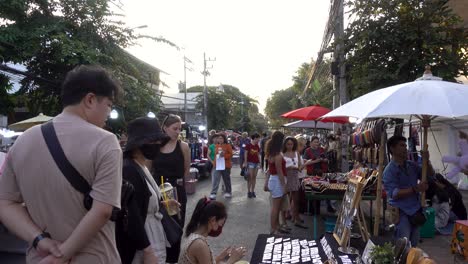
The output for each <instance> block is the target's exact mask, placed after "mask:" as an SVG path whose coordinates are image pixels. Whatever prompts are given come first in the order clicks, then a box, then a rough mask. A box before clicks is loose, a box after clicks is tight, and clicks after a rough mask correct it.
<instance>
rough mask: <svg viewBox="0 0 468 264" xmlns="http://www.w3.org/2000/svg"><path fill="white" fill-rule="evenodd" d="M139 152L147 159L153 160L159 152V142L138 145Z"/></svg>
mask: <svg viewBox="0 0 468 264" xmlns="http://www.w3.org/2000/svg"><path fill="white" fill-rule="evenodd" d="M140 150H141V153H142V154H143V156H145V159H147V160H153V159H154V158H156V155H158V152H159V144H143V145H142V146H141V147H140Z"/></svg>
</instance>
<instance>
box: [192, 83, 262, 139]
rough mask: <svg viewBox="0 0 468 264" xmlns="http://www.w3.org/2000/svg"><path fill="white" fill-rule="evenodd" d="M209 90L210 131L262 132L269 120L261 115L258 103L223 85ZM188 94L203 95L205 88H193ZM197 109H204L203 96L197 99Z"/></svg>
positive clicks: (235, 88) (236, 89) (231, 87)
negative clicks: (218, 89)
mask: <svg viewBox="0 0 468 264" xmlns="http://www.w3.org/2000/svg"><path fill="white" fill-rule="evenodd" d="M223 87H224V92H220V91H217V88H218V87H215V86H209V87H207V88H208V129H216V130H223V129H232V130H235V131H248V132H262V131H265V129H266V127H267V120H266V119H265V117H264V116H263V115H262V114H260V113H259V111H258V107H257V105H256V104H257V103H258V102H257V101H256V100H254V99H252V98H250V97H249V96H247V95H245V94H244V93H242V92H241V91H240V90H239V88H237V87H234V86H232V85H226V84H223ZM187 92H199V93H203V86H193V87H190V88H188V89H187ZM197 101H198V102H197V108H198V109H203V94H201V95H200V96H199V97H198V98H197ZM242 102H243V104H242Z"/></svg>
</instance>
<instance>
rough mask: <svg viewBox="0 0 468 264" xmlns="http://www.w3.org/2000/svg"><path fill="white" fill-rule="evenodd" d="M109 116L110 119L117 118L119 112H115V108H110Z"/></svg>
mask: <svg viewBox="0 0 468 264" xmlns="http://www.w3.org/2000/svg"><path fill="white" fill-rule="evenodd" d="M109 117H110V118H111V119H117V118H119V112H117V110H115V109H112V111H111V112H110V115H109Z"/></svg>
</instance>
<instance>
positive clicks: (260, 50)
mask: <svg viewBox="0 0 468 264" xmlns="http://www.w3.org/2000/svg"><path fill="white" fill-rule="evenodd" d="M121 2H122V4H123V7H122V10H121V11H120V12H122V13H123V14H124V15H125V18H124V19H125V21H126V23H127V25H128V26H129V27H135V28H136V29H135V30H136V31H137V33H141V34H149V35H153V36H162V37H164V38H166V39H168V40H170V41H172V42H174V43H175V44H177V45H178V46H179V47H181V49H180V50H177V49H176V48H174V47H170V46H168V45H167V44H163V43H156V42H154V41H150V40H140V41H139V43H138V44H139V45H137V46H133V47H130V48H128V51H130V52H131V53H132V54H133V55H135V56H136V57H138V58H140V59H142V60H143V61H145V62H147V63H149V64H151V65H153V66H155V67H157V68H159V69H161V70H162V71H164V72H167V73H168V74H162V75H161V79H162V81H163V82H165V83H166V84H168V85H169V86H170V88H163V90H164V91H165V93H176V92H177V87H178V86H177V83H178V82H179V81H183V80H184V64H183V63H184V61H183V57H184V55H185V56H186V57H187V58H189V59H190V60H191V61H192V62H193V64H188V66H189V67H191V68H192V69H193V71H189V70H187V87H191V86H195V85H203V75H202V74H201V72H202V71H203V53H204V52H205V53H206V57H207V59H208V58H211V59H216V61H213V62H208V63H207V65H208V66H209V67H212V68H211V69H209V71H210V76H208V77H207V85H208V86H219V85H220V84H229V85H233V86H235V87H237V88H239V89H240V90H241V91H242V92H243V93H245V94H247V95H249V96H250V97H252V98H253V99H256V100H258V102H259V110H260V112H262V113H263V112H264V108H265V105H266V101H267V99H268V98H269V97H270V96H271V94H272V93H273V92H274V91H276V90H281V89H285V88H288V87H290V86H291V85H292V84H293V81H292V77H293V76H294V75H295V74H296V71H297V70H298V69H299V66H300V65H301V64H302V63H304V62H310V60H311V58H316V56H317V53H318V51H319V49H320V44H321V41H322V35H323V31H324V27H325V23H326V20H327V17H328V9H329V4H330V3H329V1H327V0H291V1H278V0H269V1H267V0H250V1H247V0H236V1H225V0H197V1H195V0H166V1H161V0H122V1H121ZM142 26H145V27H144V28H137V27H142Z"/></svg>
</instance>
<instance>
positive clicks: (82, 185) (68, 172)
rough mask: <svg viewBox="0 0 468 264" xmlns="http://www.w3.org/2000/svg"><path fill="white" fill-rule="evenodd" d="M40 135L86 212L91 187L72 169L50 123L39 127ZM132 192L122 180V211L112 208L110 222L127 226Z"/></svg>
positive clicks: (128, 185) (126, 182)
mask: <svg viewBox="0 0 468 264" xmlns="http://www.w3.org/2000/svg"><path fill="white" fill-rule="evenodd" d="M41 130H42V135H43V136H44V140H45V142H46V144H47V148H48V149H49V152H50V154H51V155H52V157H53V158H54V161H55V163H56V164H57V167H58V168H59V169H60V171H61V172H62V174H63V176H65V178H66V179H67V180H68V182H69V183H70V184H71V185H72V186H73V188H75V190H77V191H79V192H80V193H82V194H83V195H84V199H83V205H84V207H85V208H86V209H87V210H90V209H91V206H92V205H93V198H92V197H91V196H90V195H89V193H90V192H91V186H90V185H89V183H88V182H87V181H86V180H85V179H84V178H83V176H81V174H80V173H79V172H78V171H77V170H76V169H75V167H73V165H72V164H71V163H70V162H69V161H68V159H67V157H66V156H65V153H64V152H63V149H62V146H61V145H60V142H59V141H58V138H57V134H56V133H55V128H54V125H53V123H52V121H50V122H47V123H45V124H43V125H41ZM133 192H134V188H133V185H132V184H131V183H129V182H128V181H125V180H123V182H122V193H121V207H122V209H119V208H116V207H114V209H113V210H112V216H111V218H110V220H111V221H116V220H118V219H121V220H122V222H123V223H124V227H126V226H127V224H128V208H127V204H128V202H129V201H130V199H131V197H132V195H133Z"/></svg>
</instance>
